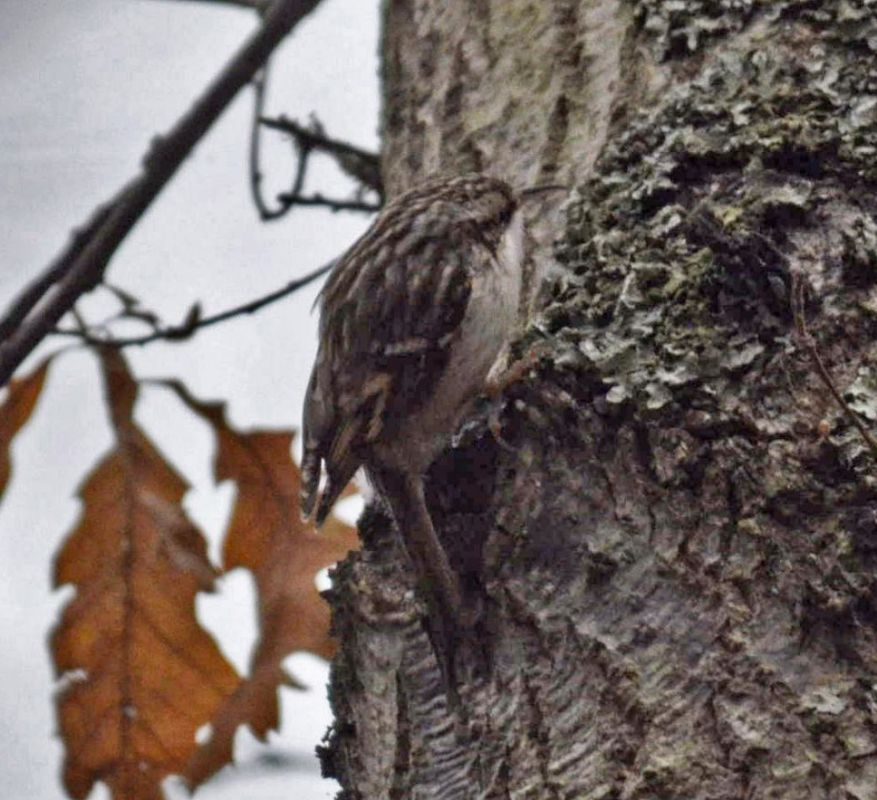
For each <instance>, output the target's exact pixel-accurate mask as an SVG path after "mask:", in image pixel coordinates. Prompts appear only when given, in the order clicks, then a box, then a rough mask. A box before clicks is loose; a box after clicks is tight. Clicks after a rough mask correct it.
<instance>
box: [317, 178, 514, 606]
mask: <svg viewBox="0 0 877 800" xmlns="http://www.w3.org/2000/svg"><path fill="white" fill-rule="evenodd" d="M522 251H523V223H522V218H521V214H520V211H519V210H518V197H517V196H516V195H515V193H514V192H513V191H512V189H511V188H510V187H509V186H508V185H507V184H505V183H504V182H502V181H500V180H497V179H495V178H490V177H487V176H484V175H475V174H472V175H463V176H457V177H453V178H444V179H436V180H433V181H430V182H428V183H425V184H424V185H422V186H420V187H418V188H415V189H413V190H412V191H409V192H407V193H405V194H403V195H401V196H400V197H398V198H396V199H395V200H394V201H393V202H391V203H389V204H388V205H387V206H386V207H385V208H384V209H383V210H382V211H381V213H380V214H379V216H378V218H377V219H376V220H375V222H374V224H373V225H372V226H371V228H370V229H369V230H368V231H367V232H366V233H365V235H364V236H362V238H360V239H359V241H357V242H356V243H355V244H354V245H353V247H351V248H350V250H349V251H348V252H347V253H346V254H345V255H344V256H343V257H342V258H341V259H340V261H339V262H338V265H337V266H336V267H335V269H334V271H333V272H332V274H331V276H330V278H329V280H328V282H327V283H326V286H325V288H324V289H323V292H322V294H321V298H320V310H321V319H320V346H319V352H318V354H317V359H316V363H315V364H314V368H313V372H312V374H311V380H310V384H309V386H308V392H307V397H306V399H305V405H304V425H303V429H304V431H303V432H304V458H303V462H302V499H301V506H302V510H303V512H304V513H305V514H306V515H310V514H312V513H313V512H314V510H315V509H316V520H317V523H318V524H320V523H322V521H323V520H324V519H325V517H326V515H327V514H328V512H329V510H330V509H331V507H332V505H333V504H334V502H335V501H336V499H337V498H338V495H339V493H340V492H341V491H342V489H343V488H344V486H345V485H346V484H347V482H348V481H349V480H350V478H351V477H352V476H353V474H354V472H355V471H356V470H357V469H358V468H359V467H360V466H361V465H362V466H364V467H365V468H366V472H367V474H368V475H369V478H370V480H371V481H372V483H373V484H374V485H375V488H376V489H377V491H378V492H379V493H380V494H381V495H382V497H383V498H384V500H385V501H386V502H387V504H388V505H389V507H390V510H391V513H392V515H393V517H394V520H395V522H396V524H397V527H398V528H399V530H400V532H401V534H402V536H403V538H404V540H405V543H406V546H407V550H408V552H409V554H410V556H411V558H412V560H413V562H414V565H415V567H416V568H417V571H418V573H419V577H420V582H421V586H422V587H423V588H424V589H426V591H427V592H428V593H429V594H431V595H432V598H431V600H432V601H434V602H438V603H440V604H441V605H442V606H444V607H446V608H447V611H449V612H450V613H451V614H452V615H453V616H454V617H455V618H459V617H460V614H461V601H462V599H461V595H460V589H459V582H458V580H457V577H456V575H454V573H453V571H452V570H451V568H450V566H449V564H448V561H447V557H446V555H445V553H444V551H443V549H442V547H441V545H440V544H439V542H438V539H437V538H436V535H435V531H434V530H433V527H432V523H431V520H430V517H429V513H428V511H427V509H426V504H425V501H424V497H423V484H422V476H423V474H424V473H425V471H426V470H427V469H428V467H429V466H430V464H431V463H432V462H433V461H434V460H435V458H436V457H437V456H438V455H439V454H440V453H441V451H442V450H443V449H445V448H446V447H447V446H448V444H449V442H450V439H451V437H452V436H453V434H454V432H455V431H456V430H457V428H458V426H459V425H460V423H461V421H462V419H463V417H464V416H465V414H466V411H467V410H468V409H469V407H470V404H471V401H472V400H473V399H474V398H475V397H476V396H477V395H478V394H479V393H481V392H482V391H483V390H484V387H485V381H486V379H487V375H488V372H489V370H490V368H491V366H492V365H493V364H494V362H495V361H496V359H497V357H498V356H499V354H500V352H501V351H502V349H503V347H504V346H505V345H506V344H507V343H508V341H509V339H510V338H511V336H512V334H513V333H514V331H515V328H516V324H517V309H518V299H519V295H520V283H521V268H522V261H523V252H522ZM322 469H325V471H326V474H327V482H326V485H325V488H324V489H323V491H322V494H320V493H319V491H318V486H319V481H320V476H321V472H322ZM318 495H319V499H318Z"/></svg>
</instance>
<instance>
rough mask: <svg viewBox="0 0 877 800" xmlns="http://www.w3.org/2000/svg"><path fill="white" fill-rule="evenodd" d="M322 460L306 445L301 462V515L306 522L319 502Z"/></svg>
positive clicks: (314, 450)
mask: <svg viewBox="0 0 877 800" xmlns="http://www.w3.org/2000/svg"><path fill="white" fill-rule="evenodd" d="M322 460H323V459H322V458H321V457H320V454H319V453H318V452H317V450H316V449H313V448H308V446H307V442H306V443H305V451H304V455H303V456H302V460H301V496H300V501H299V502H300V505H301V515H302V519H304V520H305V521H307V520H309V519H310V518H311V513H312V512H313V510H314V504H315V503H316V502H317V494H318V489H319V486H320V471H321V470H320V467H321V462H322Z"/></svg>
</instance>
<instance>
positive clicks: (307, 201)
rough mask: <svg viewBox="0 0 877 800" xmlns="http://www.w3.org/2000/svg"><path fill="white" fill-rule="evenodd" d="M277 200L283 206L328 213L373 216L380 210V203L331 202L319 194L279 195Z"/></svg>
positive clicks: (356, 201) (358, 201) (357, 201)
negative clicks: (354, 213)
mask: <svg viewBox="0 0 877 800" xmlns="http://www.w3.org/2000/svg"><path fill="white" fill-rule="evenodd" d="M277 199H278V200H279V201H280V202H281V203H283V204H284V205H287V204H288V205H289V206H321V207H323V208H328V209H329V210H330V211H362V212H364V213H367V214H374V213H375V212H377V211H380V210H381V206H380V203H367V202H365V201H364V200H333V199H332V198H331V197H323V195H321V194H320V193H319V192H317V193H316V194H312V195H302V194H297V195H293V194H279V195H277Z"/></svg>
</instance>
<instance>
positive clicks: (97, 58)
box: [0, 0, 378, 800]
mask: <svg viewBox="0 0 877 800" xmlns="http://www.w3.org/2000/svg"><path fill="white" fill-rule="evenodd" d="M0 10H2V14H3V23H2V26H3V32H2V38H0V176H2V187H3V190H2V191H0V253H2V256H3V257H2V259H0V307H5V305H6V302H7V301H8V299H9V298H10V297H11V296H12V294H13V293H14V292H15V291H16V290H17V289H19V288H20V287H21V285H22V284H23V283H24V282H25V281H26V280H27V279H28V277H29V276H32V275H35V274H36V273H37V272H38V271H39V270H40V268H41V267H43V266H44V265H45V263H46V262H48V260H49V259H50V258H51V257H52V256H53V255H54V254H55V253H56V252H57V251H58V250H60V249H61V247H62V246H63V245H64V243H65V242H66V240H67V237H68V235H69V231H70V229H71V228H72V227H74V226H76V225H77V224H79V223H81V222H82V221H83V220H84V219H85V218H86V217H87V216H88V214H89V212H90V211H91V210H92V209H93V208H94V207H95V206H96V205H97V204H98V203H99V202H101V201H102V200H105V199H107V198H108V197H109V196H111V194H112V193H114V192H115V191H116V190H117V189H118V188H119V187H120V186H121V185H122V184H123V183H124V182H125V181H126V180H127V179H128V178H130V177H131V176H132V175H133V174H134V172H135V170H136V168H137V165H138V163H139V160H140V158H141V156H142V154H143V152H144V150H145V149H146V146H147V144H148V142H149V140H150V138H151V137H152V136H153V135H155V134H157V133H161V132H163V131H164V130H166V129H167V128H168V127H169V126H170V125H171V124H172V123H173V122H174V120H176V118H177V117H178V116H179V115H180V114H181V113H182V112H183V111H184V110H185V109H186V108H187V107H188V105H189V103H190V101H191V100H192V98H193V97H195V96H196V95H197V94H198V93H199V92H200V91H201V90H202V89H203V87H204V86H205V85H206V84H207V82H208V81H209V80H210V79H211V78H212V77H213V76H214V75H215V74H216V73H217V71H218V70H219V69H220V68H221V66H222V65H223V64H224V63H225V62H226V60H227V59H228V58H229V56H230V55H231V54H232V53H233V52H234V51H235V50H236V49H237V47H238V46H239V45H240V43H241V42H242V41H243V40H244V39H245V38H246V36H247V35H248V34H249V33H250V32H251V31H252V29H253V26H254V24H255V19H254V17H253V16H252V15H251V14H250V13H248V12H245V11H242V10H239V9H235V8H230V7H223V6H212V5H207V4H204V3H199V2H181V0H77V2H75V3H74V2H71V0H0ZM376 50H377V0H323V3H322V5H321V6H320V8H319V10H318V11H317V12H316V13H315V14H314V15H312V17H310V18H309V19H308V20H307V21H306V22H304V23H303V24H302V25H300V26H299V27H298V29H297V30H296V32H295V34H294V36H293V37H292V38H291V39H290V40H289V41H288V42H287V43H286V44H285V45H284V47H283V48H282V49H281V50H280V52H279V54H278V57H277V58H276V60H275V67H274V69H273V72H272V85H271V87H270V97H269V109H268V110H269V112H276V113H280V112H284V113H286V114H287V115H289V116H293V117H297V118H299V119H301V120H305V119H306V118H307V116H308V114H310V113H311V112H315V113H316V114H317V115H318V116H319V118H320V119H321V121H322V122H323V123H324V124H325V125H326V127H327V129H328V131H329V132H330V133H331V134H332V135H333V136H336V137H338V138H341V139H346V140H348V141H351V142H354V143H356V144H359V145H361V146H364V147H367V148H370V149H376V148H377V136H376V128H377V114H378V98H377V94H378V86H377V77H376V70H377V57H376ZM250 110H251V96H250V94H249V93H248V92H245V93H243V94H242V95H241V96H240V97H239V98H238V100H237V102H236V103H235V104H234V106H233V107H232V108H231V109H230V110H229V111H228V112H227V113H226V114H225V116H224V117H223V118H222V119H221V120H220V122H219V123H218V125H217V126H215V128H214V130H213V131H212V132H211V133H210V135H209V136H208V137H207V139H206V140H205V141H204V142H202V144H201V145H200V147H199V148H198V150H197V151H196V153H195V155H194V157H192V158H190V160H189V161H188V162H187V163H186V164H185V165H184V168H183V169H182V170H181V172H180V173H179V174H178V176H177V177H176V179H175V180H174V182H173V183H172V184H171V185H170V186H169V187H168V188H167V189H166V190H165V192H164V193H163V194H162V196H161V197H160V198H159V200H158V202H157V203H156V205H155V206H154V207H153V209H152V210H151V211H150V212H149V214H148V215H147V216H146V217H145V219H144V220H143V221H142V222H141V223H140V224H139V225H138V227H137V228H136V229H135V231H134V232H133V234H132V235H131V236H130V237H129V239H128V241H127V242H126V243H125V245H124V246H123V247H122V249H121V250H120V251H119V252H118V254H117V255H116V257H115V259H114V260H113V262H112V265H111V268H110V272H109V277H110V279H111V280H112V282H113V283H115V284H117V285H119V286H120V287H123V288H124V289H126V290H128V291H130V292H132V293H133V294H135V295H136V296H138V297H140V298H141V299H142V301H143V302H144V304H145V305H147V306H149V307H151V308H155V309H157V310H160V311H161V312H162V314H163V315H166V319H167V320H169V321H178V320H179V319H181V318H182V317H183V316H184V314H185V312H186V309H187V308H188V307H189V306H190V305H191V303H192V302H193V301H194V300H200V301H201V302H202V305H203V308H204V310H205V311H206V312H208V313H209V312H212V311H216V310H221V309H223V308H226V307H228V306H230V305H234V304H236V303H238V302H241V301H243V300H245V299H249V298H251V297H253V296H257V295H259V294H262V293H265V292H268V291H270V290H272V289H274V288H277V287H279V286H282V285H283V284H284V283H286V282H287V281H289V280H290V279H292V278H294V277H295V276H297V275H300V274H303V273H305V272H307V271H309V270H311V269H313V268H314V267H316V266H319V265H320V264H323V263H325V262H326V261H328V260H329V259H331V258H333V257H334V256H336V255H338V254H339V253H340V252H342V251H343V250H344V248H345V247H346V246H347V245H348V244H349V243H350V242H351V241H352V240H353V239H354V238H355V237H356V236H357V235H358V234H359V233H360V232H361V231H362V230H363V229H364V227H365V226H366V225H367V222H368V220H367V218H365V217H362V216H356V215H332V214H330V213H328V212H324V211H311V210H302V211H300V212H298V213H297V215H295V216H293V217H288V218H286V219H284V220H282V221H280V222H276V223H273V224H268V225H265V224H263V223H260V222H259V221H258V219H257V218H256V215H255V212H254V210H253V209H252V206H251V203H250V200H249V196H248V190H247V184H246V169H245V164H246V147H247V136H248V122H249V114H250ZM271 155H273V156H274V158H272V159H271V160H270V162H269V163H268V164H267V165H266V166H267V167H269V174H271V175H275V176H282V175H283V168H284V167H288V166H289V164H288V161H287V160H283V159H281V158H280V156H285V150H282V151H281V150H277V151H275V152H274V153H272V154H271ZM270 183H271V181H270V180H269V185H270ZM280 183H282V181H279V177H278V182H277V183H276V185H277V186H278V187H279V185H280ZM312 186H313V187H317V186H318V187H319V188H320V189H321V190H322V191H324V192H331V191H332V190H337V191H340V192H343V191H346V190H347V185H346V184H345V183H344V182H343V181H342V180H341V179H340V178H339V177H338V175H337V174H336V173H335V172H334V170H333V169H332V168H329V167H327V168H325V169H319V170H316V171H315V172H314V173H313V183H312ZM317 290H318V287H317V286H315V287H311V288H309V289H308V290H306V291H303V292H301V293H299V294H298V295H296V296H294V297H292V298H290V299H288V300H286V301H284V302H282V303H280V304H276V305H274V306H272V307H270V308H267V309H265V310H264V311H263V312H261V313H260V314H259V315H258V316H256V317H252V318H244V319H240V320H236V321H233V322H230V323H228V324H225V325H222V326H217V327H214V328H210V329H208V330H205V331H203V332H202V333H201V334H199V335H198V337H197V338H196V339H195V340H193V341H191V342H189V343H186V344H183V345H167V344H162V343H158V344H154V345H151V346H150V347H148V348H145V349H143V350H141V351H137V352H131V351H129V352H128V355H129V357H130V359H131V362H132V364H133V367H134V370H135V372H136V373H137V374H138V375H139V376H161V375H179V376H181V377H183V378H184V379H185V380H186V382H187V383H188V385H189V386H190V388H191V389H192V390H193V391H194V392H195V393H196V394H197V395H198V396H200V397H203V398H216V399H225V400H227V401H228V402H229V414H230V418H231V421H232V422H233V423H234V424H236V425H239V426H242V427H249V426H268V427H290V426H296V427H297V426H298V420H299V415H300V409H301V400H302V397H303V393H304V386H305V381H306V378H307V374H308V371H309V369H310V364H311V361H312V359H313V355H314V351H315V347H316V343H315V327H316V319H315V318H314V317H313V316H311V315H310V313H309V312H310V305H311V303H312V302H313V300H314V296H315V294H316V291H317ZM84 308H85V310H86V312H87V313H88V314H89V315H90V316H91V318H92V319H99V318H100V315H101V313H102V312H103V311H105V310H106V308H107V305H106V302H105V301H104V300H102V299H101V298H100V297H99V296H95V297H93V298H91V299H90V300H89V302H88V303H86V304H85V305H84ZM65 343H66V342H65ZM60 344H62V343H61V342H58V341H53V342H51V346H58V345H60ZM137 418H138V420H139V421H140V422H141V424H142V425H143V426H144V427H146V428H147V429H148V431H149V433H150V434H151V435H152V436H153V438H154V439H155V440H156V441H157V442H158V444H159V446H160V447H161V449H162V450H163V452H164V453H165V454H166V455H167V456H168V457H169V458H170V459H171V460H172V461H173V463H174V464H175V465H176V466H177V467H178V468H179V469H180V470H181V471H182V472H183V474H184V475H185V476H186V477H187V478H188V479H189V480H190V481H191V482H192V483H193V484H194V486H195V489H194V490H193V491H192V492H191V493H190V495H189V496H188V497H187V500H186V507H187V509H188V510H189V512H190V514H191V515H192V516H193V517H194V518H195V519H196V521H197V522H199V523H200V524H201V525H202V527H203V528H204V529H205V530H206V531H207V533H208V534H209V535H210V537H211V546H212V553H213V555H214V557H215V556H216V555H217V552H218V551H217V543H218V538H219V534H220V533H221V530H222V526H223V524H224V522H225V519H226V516H227V513H228V509H229V506H230V503H231V499H232V497H231V490H230V488H229V487H227V486H225V487H221V488H220V489H218V490H217V489H215V488H214V487H213V485H212V480H211V477H210V472H209V470H210V458H211V455H212V450H211V446H212V443H211V438H210V434H209V432H208V430H207V429H206V428H205V427H204V426H202V425H201V424H199V423H197V422H195V421H194V420H193V419H192V418H191V417H190V416H188V415H187V414H186V413H185V412H184V411H181V409H180V407H179V405H178V404H177V403H175V402H174V400H173V399H172V398H171V397H169V396H167V395H163V394H161V393H160V392H159V391H158V390H153V391H151V392H149V393H146V392H144V394H143V396H142V398H141V402H140V404H139V406H138V409H137ZM109 441H110V439H109V433H108V429H107V425H106V420H105V414H104V410H103V408H102V406H101V399H100V384H99V380H98V375H97V372H96V369H95V365H94V363H93V361H92V359H91V358H90V357H89V356H87V355H86V354H82V353H78V352H74V353H70V354H67V355H65V356H64V357H63V358H61V359H59V360H57V362H56V363H55V365H54V366H53V368H52V372H51V374H50V378H49V383H48V385H47V388H46V391H45V392H44V393H43V397H42V400H41V402H40V405H39V407H38V409H37V412H36V414H35V417H34V419H33V420H32V422H31V424H30V425H29V426H28V428H27V429H25V431H24V432H23V433H22V435H21V436H20V437H19V439H18V441H17V445H16V447H15V450H14V475H13V481H12V484H11V485H10V487H9V490H8V492H7V496H6V498H5V499H4V501H3V504H2V506H0V641H2V642H3V646H2V648H0V678H2V683H0V720H2V721H3V722H2V725H0V787H3V789H2V791H3V796H4V797H5V798H9V800H18V798H21V799H22V800H58V798H61V797H63V792H62V790H61V787H60V783H59V780H58V773H59V766H60V763H61V758H62V748H61V746H60V743H59V742H58V740H57V738H56V737H55V735H54V728H55V720H54V712H53V708H52V705H51V697H50V695H51V691H52V674H51V668H50V662H49V656H48V650H47V646H46V637H47V632H48V631H49V629H50V628H51V626H52V625H53V624H54V622H55V620H56V618H57V614H58V610H59V609H60V608H61V607H62V605H63V604H64V603H65V602H66V601H67V600H68V599H69V597H70V596H71V590H70V588H69V587H68V588H67V589H65V590H64V591H62V592H58V593H53V592H52V591H51V587H50V572H51V558H52V554H53V553H54V552H55V550H56V549H57V547H58V545H59V543H60V541H61V539H62V537H63V536H64V534H65V533H66V532H67V531H69V529H70V527H71V526H72V525H73V523H74V521H75V519H76V517H77V514H78V512H79V504H78V501H77V500H76V499H75V497H74V492H75V489H76V487H77V485H78V483H79V481H80V480H81V478H82V477H83V475H84V474H85V473H86V471H87V470H88V469H89V468H90V467H91V465H92V464H93V463H94V461H95V460H96V459H97V458H98V457H99V456H100V455H101V454H102V453H103V452H104V450H105V449H106V448H107V447H108V445H109ZM220 588H221V591H220V593H219V596H217V597H210V598H206V599H205V600H204V602H199V615H200V616H201V618H202V620H203V621H204V624H205V625H206V626H207V627H209V628H210V629H211V630H213V631H215V632H216V633H217V637H218V638H219V640H220V643H221V645H222V647H223V650H224V651H225V653H226V655H227V656H228V657H229V658H230V659H231V661H232V662H233V663H234V664H235V665H236V667H237V668H238V669H239V670H244V669H245V666H246V663H247V659H248V655H249V649H250V646H251V645H252V641H253V637H254V633H255V629H254V611H253V595H252V589H251V583H250V581H249V578H248V577H247V576H246V575H245V574H244V573H242V572H240V571H238V572H236V573H232V574H231V575H229V576H227V577H226V578H224V579H223V581H222V584H221V587H220ZM291 668H292V670H293V671H294V672H295V674H296V675H297V676H298V677H299V678H301V679H303V680H304V681H306V682H308V683H310V684H311V685H312V686H314V689H313V690H312V691H311V692H309V693H307V694H301V693H292V692H286V693H285V696H284V716H285V720H286V724H285V726H284V731H283V734H282V736H281V737H277V738H275V739H274V740H273V741H272V742H271V743H270V745H269V751H270V752H272V753H282V754H284V755H285V756H286V757H287V758H288V760H289V762H290V764H289V766H287V767H285V768H283V769H282V770H279V771H273V772H271V771H269V772H267V773H266V772H264V771H261V770H259V769H257V768H256V767H255V766H254V764H255V763H256V760H257V759H258V756H259V753H260V752H262V751H261V750H260V748H259V746H258V745H256V744H255V743H254V742H253V740H252V739H251V738H249V737H248V735H247V734H242V735H239V740H238V745H239V747H238V753H239V758H240V760H241V761H242V763H243V766H242V767H241V768H240V769H238V770H237V772H232V771H230V770H226V771H225V772H224V773H223V774H222V775H221V776H220V777H219V779H218V780H216V781H214V783H213V784H210V785H208V786H207V787H205V788H204V789H202V790H201V792H200V793H199V795H198V796H199V797H203V798H207V800H221V799H224V798H232V797H235V798H236V797H239V796H240V795H241V793H243V792H246V795H247V797H248V798H250V799H251V800H267V799H268V798H284V800H287V799H288V798H290V797H299V798H302V800H316V798H328V797H332V796H333V795H334V792H335V787H334V785H333V784H331V783H328V782H325V781H321V780H320V778H319V772H318V768H317V765H316V761H315V759H314V757H313V748H314V746H315V745H316V743H317V742H318V741H319V739H320V738H321V737H322V735H323V733H324V731H325V729H326V726H327V724H328V722H329V711H328V708H327V705H326V702H325V691H324V683H325V680H326V668H325V666H324V665H323V664H321V663H319V662H318V661H317V660H316V659H312V658H310V657H308V656H296V657H294V658H293V659H291ZM170 793H171V795H172V796H174V797H177V796H182V794H181V792H180V791H179V790H178V789H176V788H174V787H171V789H170ZM105 796H106V793H105V792H104V791H103V790H98V791H95V792H93V794H92V797H93V798H96V797H101V798H103V797H105Z"/></svg>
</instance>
